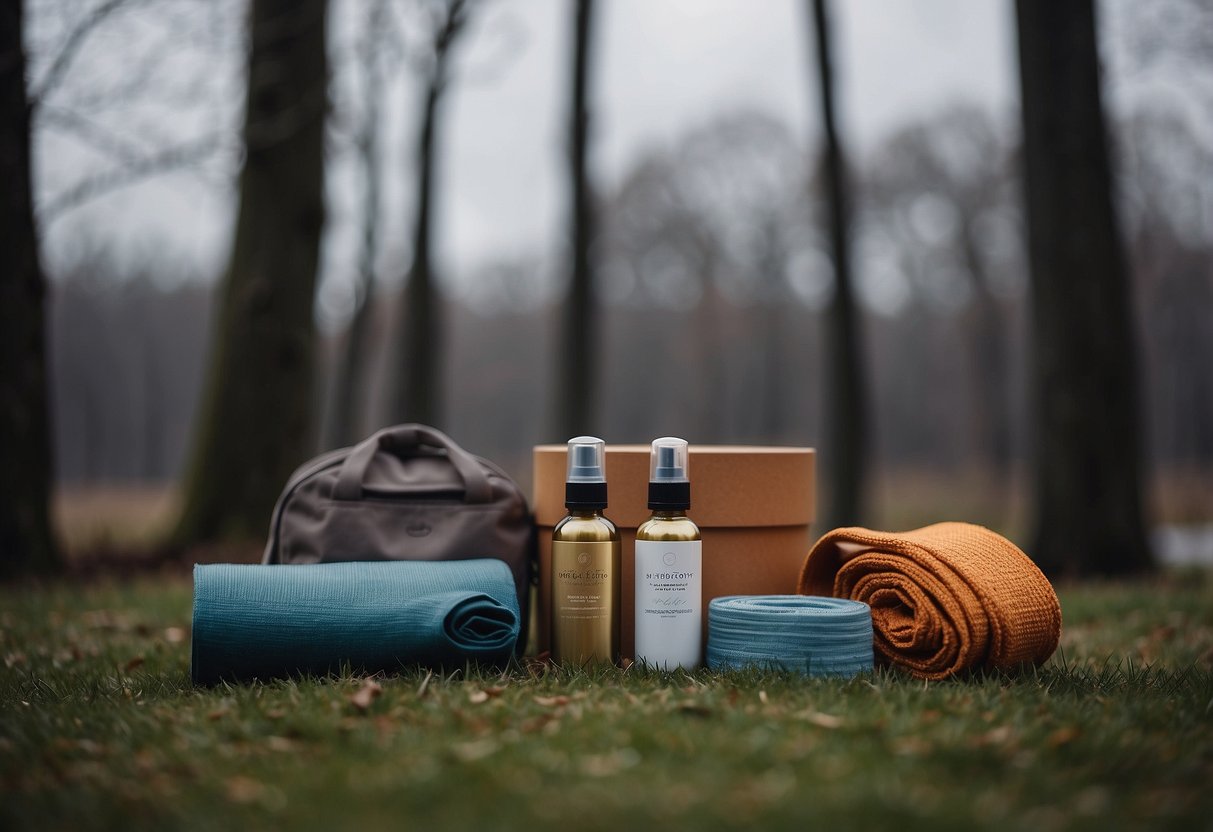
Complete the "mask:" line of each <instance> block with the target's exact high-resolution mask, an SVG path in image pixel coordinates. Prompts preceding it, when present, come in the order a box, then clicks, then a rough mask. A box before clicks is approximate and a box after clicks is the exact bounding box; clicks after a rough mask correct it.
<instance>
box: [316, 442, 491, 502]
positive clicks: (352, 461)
mask: <svg viewBox="0 0 1213 832" xmlns="http://www.w3.org/2000/svg"><path fill="white" fill-rule="evenodd" d="M423 445H426V446H429V447H432V448H438V449H440V450H443V451H446V457H447V459H448V460H449V461H450V463H451V465H452V466H454V468H455V471H456V472H458V474H459V477H460V479H462V480H463V493H464V501H465V502H468V503H487V502H489V501H490V500H491V499H492V498H493V487H492V485H490V484H489V478H488V474H487V473H485V470H484V469H483V468H482V467H480V464H479V463H478V462H476V460H475V458H474V457H473V456H472V455H471V454H469V453H468V452H467V451H465V450H464V449H463V448H461V447H459V446H458V445H456V444H455V442H454V440H452V439H451V438H450V437H449V436H447V435H446V434H445V433H443V432H442V431H440V430H437V429H435V428H431V427H428V426H426V425H415V424H408V425H395V426H394V427H390V428H383V429H382V430H379V431H376V432H375V433H373V434H372V435H371V436H369V437H368V438H366V439H364V440H362V441H361V442H359V443H358V444H357V445H356V446H355V447H354V449H353V450H352V451H350V455H349V456H347V457H346V458H345V462H344V463H342V465H341V470H340V471H339V472H338V474H337V483H336V485H334V486H333V499H335V500H359V499H361V498H362V482H363V480H364V479H365V478H366V472H367V469H368V468H370V466H371V460H372V459H374V457H375V454H377V453H379V452H380V451H384V452H386V453H391V454H395V455H397V456H400V455H402V453H404V452H408V451H412V450H416V449H418V448H420V447H421V446H423Z"/></svg>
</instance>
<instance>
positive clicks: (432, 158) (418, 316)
mask: <svg viewBox="0 0 1213 832" xmlns="http://www.w3.org/2000/svg"><path fill="white" fill-rule="evenodd" d="M464 23H465V16H464V3H463V0H450V2H449V3H448V5H447V8H446V16H445V20H444V21H443V23H442V24H441V26H440V28H439V30H438V31H437V32H436V33H435V38H434V45H433V47H434V53H433V58H434V64H433V69H432V71H431V73H430V78H429V82H428V84H427V86H426V91H425V104H424V105H423V109H422V113H421V135H420V138H419V141H418V143H417V207H416V211H415V214H414V220H413V263H412V265H411V266H410V268H409V273H408V279H407V282H406V285H405V289H404V294H403V302H404V315H403V319H404V339H403V346H402V348H401V349H400V350H399V351H398V352H397V367H398V372H397V374H396V386H395V389H396V398H395V403H394V406H393V408H392V415H393V417H394V418H395V420H396V421H398V422H421V423H422V424H426V425H435V426H437V427H441V426H442V425H441V421H442V397H443V389H442V339H443V330H444V328H443V321H442V312H443V310H442V298H441V296H440V294H439V293H437V292H436V291H435V290H434V285H433V262H432V257H431V254H430V248H431V243H432V239H431V238H432V237H433V231H432V222H431V220H432V214H433V203H434V173H435V171H434V167H435V165H436V164H437V160H436V148H437V142H436V134H437V129H438V116H439V112H440V109H441V105H442V101H443V97H444V93H445V92H446V86H447V80H448V79H447V74H448V68H449V63H450V58H451V49H452V47H453V46H454V45H455V41H456V40H457V38H458V37H459V33H460V32H461V31H462V29H463V25H464Z"/></svg>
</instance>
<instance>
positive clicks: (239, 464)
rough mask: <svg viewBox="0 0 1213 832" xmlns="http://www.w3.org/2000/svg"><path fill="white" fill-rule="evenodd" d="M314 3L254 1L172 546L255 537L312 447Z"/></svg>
mask: <svg viewBox="0 0 1213 832" xmlns="http://www.w3.org/2000/svg"><path fill="white" fill-rule="evenodd" d="M326 17H327V0H253V4H252V21H251V49H250V53H249V76H248V103H247V111H246V115H245V128H244V138H245V144H246V156H245V162H244V169H243V170H242V171H241V174H240V208H239V214H238V217H237V221H236V238H235V242H234V245H233V250H232V255H231V260H230V263H229V265H228V270H227V274H226V276H225V278H224V282H223V285H222V287H221V297H220V302H219V309H218V315H217V326H216V329H215V335H214V339H213V343H212V347H211V349H212V354H211V362H210V369H209V377H208V379H207V387H206V389H205V391H204V393H203V401H202V406H201V411H200V414H199V418H198V424H197V433H196V436H195V442H194V447H193V455H192V458H191V462H190V467H189V471H188V474H187V479H186V483H185V507H184V511H183V513H182V516H181V519H180V522H179V525H178V527H177V530H176V535H175V538H176V541H177V542H178V543H181V544H189V543H195V542H200V541H208V540H217V539H224V538H252V537H258V536H260V535H262V534H264V533H265V530H266V527H267V523H268V521H269V516H270V510H271V509H272V508H273V505H274V500H275V498H276V497H277V494H278V492H279V490H280V489H281V488H282V486H283V484H284V483H285V482H286V479H287V477H288V476H289V475H290V473H291V471H292V470H293V469H294V468H295V467H296V466H297V465H299V463H301V462H303V460H304V458H305V457H306V455H307V452H308V449H309V448H310V447H311V441H310V436H311V431H312V421H313V420H312V419H311V411H312V403H313V396H312V384H313V375H314V369H315V355H314V353H315V329H314V324H313V320H312V315H313V301H314V297H315V287H316V271H317V259H318V251H319V246H320V232H321V228H322V225H323V222H324V187H323V186H324V120H325V113H326V110H327V81H328V59H327V55H326V51H325V50H326V44H325V28H326Z"/></svg>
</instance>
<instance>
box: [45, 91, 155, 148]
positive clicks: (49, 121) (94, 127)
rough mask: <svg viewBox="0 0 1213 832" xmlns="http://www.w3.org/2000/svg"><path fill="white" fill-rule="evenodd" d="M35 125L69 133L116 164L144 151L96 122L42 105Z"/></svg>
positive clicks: (67, 110)
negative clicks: (37, 123)
mask: <svg viewBox="0 0 1213 832" xmlns="http://www.w3.org/2000/svg"><path fill="white" fill-rule="evenodd" d="M38 118H39V124H41V125H43V126H45V127H49V128H51V129H54V130H61V131H63V132H65V133H70V134H71V135H73V136H75V137H76V138H78V139H80V140H81V141H83V142H85V143H86V144H88V145H89V146H90V147H92V148H93V149H94V150H97V151H98V152H100V153H103V154H105V155H106V156H109V157H110V158H112V159H114V160H115V161H118V162H130V161H134V160H137V159H139V158H140V157H141V156H142V155H143V153H144V151H145V147H144V146H143V145H142V144H140V143H139V142H135V141H132V140H131V139H128V138H127V137H126V136H123V135H121V134H120V133H117V132H115V131H113V130H111V129H110V128H108V127H106V126H105V125H103V124H101V123H100V122H98V121H96V120H94V119H91V118H89V117H88V116H85V115H81V114H80V113H77V112H75V111H73V110H69V109H66V108H64V107H57V106H55V105H52V104H43V105H42V109H41V110H40V111H39V113H38Z"/></svg>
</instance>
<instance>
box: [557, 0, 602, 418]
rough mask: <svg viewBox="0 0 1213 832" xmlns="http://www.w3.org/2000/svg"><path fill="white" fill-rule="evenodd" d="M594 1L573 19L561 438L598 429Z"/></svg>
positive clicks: (586, 0) (580, 5) (581, 0)
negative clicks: (592, 171)
mask: <svg viewBox="0 0 1213 832" xmlns="http://www.w3.org/2000/svg"><path fill="white" fill-rule="evenodd" d="M593 16H594V3H593V0H578V2H577V12H576V14H575V15H574V17H573V85H572V100H571V102H570V104H571V109H570V113H569V202H570V210H569V232H570V237H571V244H572V267H573V268H572V275H571V277H570V280H569V290H568V298H567V300H566V302H565V305H564V309H563V310H561V320H560V325H561V339H560V362H559V367H560V375H559V377H558V378H557V379H556V390H557V396H558V397H559V399H558V402H557V408H558V410H557V412H558V414H559V416H558V419H557V422H558V425H559V428H558V430H559V435H560V436H561V437H569V436H575V435H577V434H584V433H588V432H590V431H593V430H595V429H597V424H598V423H597V420H596V419H595V408H594V404H595V401H594V395H595V392H596V391H595V387H596V385H597V379H598V338H599V332H600V329H601V326H600V321H599V315H598V309H597V305H596V304H595V302H594V264H593V261H592V260H591V258H590V245H591V243H592V241H593V238H594V208H593V203H592V199H593V196H592V192H591V190H590V181H589V173H588V171H587V164H588V158H589V141H590V138H589V127H590V113H589V103H588V101H589V80H590V78H589V75H590V38H591V35H592V28H593V27H592V25H591V23H592V20H593Z"/></svg>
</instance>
